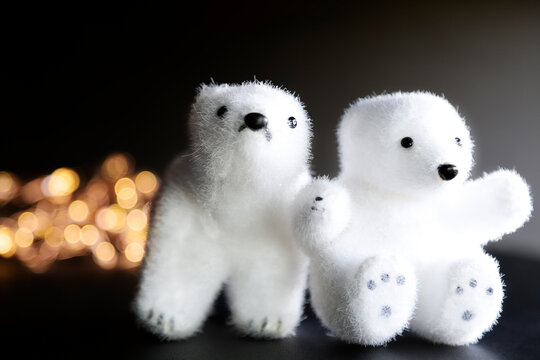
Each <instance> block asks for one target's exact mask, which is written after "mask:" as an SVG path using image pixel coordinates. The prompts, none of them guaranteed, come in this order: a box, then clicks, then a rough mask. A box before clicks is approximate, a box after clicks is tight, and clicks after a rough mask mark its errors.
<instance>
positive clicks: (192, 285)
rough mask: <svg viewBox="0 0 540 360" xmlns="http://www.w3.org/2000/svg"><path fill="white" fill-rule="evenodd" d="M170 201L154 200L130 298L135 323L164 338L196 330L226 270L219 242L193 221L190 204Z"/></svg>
mask: <svg viewBox="0 0 540 360" xmlns="http://www.w3.org/2000/svg"><path fill="white" fill-rule="evenodd" d="M167 200H169V203H168V204H164V201H167ZM172 200H174V199H171V198H169V199H163V200H162V201H161V203H158V209H157V212H156V213H157V215H156V216H155V218H154V219H153V220H154V221H153V222H152V225H151V226H152V227H151V229H150V236H149V241H148V253H147V255H146V257H145V259H144V264H143V269H142V274H141V275H142V276H141V282H140V285H139V291H138V293H137V295H136V298H135V302H134V307H135V312H136V314H137V317H138V319H139V321H140V323H141V324H142V325H143V326H145V327H146V328H147V329H149V330H150V331H151V332H152V333H154V334H156V335H158V336H159V337H161V338H164V339H168V340H175V339H183V338H187V337H190V336H192V335H194V334H195V333H196V332H197V331H198V330H200V328H201V327H202V325H203V322H204V320H205V319H206V317H207V315H208V313H209V311H210V310H211V306H212V304H213V302H214V299H215V298H216V296H217V294H218V292H219V290H220V288H221V286H222V284H223V282H224V280H225V277H226V274H227V269H226V266H225V264H224V262H223V255H222V253H221V250H220V246H219V244H217V243H216V242H215V241H213V240H210V239H209V238H208V237H207V236H206V235H205V234H204V233H203V231H202V228H201V226H200V224H198V222H196V221H193V218H192V211H193V208H190V207H189V206H188V207H185V205H182V203H183V201H178V202H174V201H172Z"/></svg>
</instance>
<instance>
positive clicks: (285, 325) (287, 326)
mask: <svg viewBox="0 0 540 360" xmlns="http://www.w3.org/2000/svg"><path fill="white" fill-rule="evenodd" d="M284 319H285V318H280V317H276V316H259V317H257V318H252V319H249V320H246V321H235V320H232V323H233V325H234V326H235V327H236V328H237V329H238V331H240V332H241V333H242V334H244V335H246V336H250V337H254V338H261V339H281V338H284V337H287V336H290V335H293V334H294V331H295V328H296V325H297V324H296V323H293V322H288V321H285V320H284Z"/></svg>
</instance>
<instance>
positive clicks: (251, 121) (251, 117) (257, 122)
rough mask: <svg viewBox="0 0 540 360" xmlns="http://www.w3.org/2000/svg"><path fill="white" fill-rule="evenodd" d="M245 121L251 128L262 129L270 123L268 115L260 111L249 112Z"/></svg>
mask: <svg viewBox="0 0 540 360" xmlns="http://www.w3.org/2000/svg"><path fill="white" fill-rule="evenodd" d="M244 122H245V123H246V126H247V127H248V128H250V129H251V130H260V129H262V128H264V127H265V126H266V124H268V120H267V119H266V116H264V115H263V114H259V113H249V114H247V115H246V116H244Z"/></svg>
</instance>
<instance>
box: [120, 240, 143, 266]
mask: <svg viewBox="0 0 540 360" xmlns="http://www.w3.org/2000/svg"><path fill="white" fill-rule="evenodd" d="M124 255H125V256H126V259H128V260H129V261H131V262H133V263H138V262H140V261H141V260H142V258H143V256H144V247H143V246H142V245H141V244H139V243H137V242H132V243H129V244H128V245H127V246H126V249H125V250H124Z"/></svg>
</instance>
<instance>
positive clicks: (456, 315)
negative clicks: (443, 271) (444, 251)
mask: <svg viewBox="0 0 540 360" xmlns="http://www.w3.org/2000/svg"><path fill="white" fill-rule="evenodd" d="M502 299H503V288H502V284H501V280H500V277H499V272H498V269H496V268H494V267H485V266H484V267H482V266H481V264H474V263H469V264H467V263H460V264H459V266H455V267H454V268H453V270H452V271H451V272H450V281H449V288H448V293H447V295H446V299H445V301H444V303H443V305H442V307H441V312H440V317H439V319H438V320H437V321H436V323H437V324H440V325H441V326H440V328H439V329H437V330H436V336H437V340H439V342H443V343H447V344H450V345H464V344H470V343H474V342H476V341H477V340H478V339H479V338H480V337H482V335H483V334H484V332H486V331H488V330H489V329H490V328H491V327H492V326H493V324H494V323H495V322H496V320H497V318H498V317H499V313H500V310H501V303H502Z"/></svg>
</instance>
